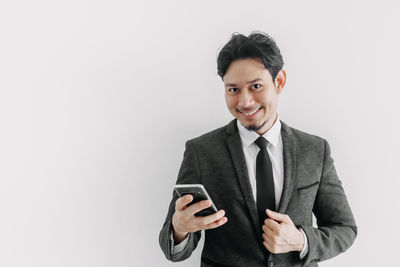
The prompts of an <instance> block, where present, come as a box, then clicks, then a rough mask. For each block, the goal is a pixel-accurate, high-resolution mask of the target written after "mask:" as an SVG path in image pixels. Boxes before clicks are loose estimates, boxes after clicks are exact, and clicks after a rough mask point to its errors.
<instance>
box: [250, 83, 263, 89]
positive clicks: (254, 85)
mask: <svg viewBox="0 0 400 267" xmlns="http://www.w3.org/2000/svg"><path fill="white" fill-rule="evenodd" d="M260 87H261V84H258V83H256V84H253V86H252V88H253V89H258V88H260Z"/></svg>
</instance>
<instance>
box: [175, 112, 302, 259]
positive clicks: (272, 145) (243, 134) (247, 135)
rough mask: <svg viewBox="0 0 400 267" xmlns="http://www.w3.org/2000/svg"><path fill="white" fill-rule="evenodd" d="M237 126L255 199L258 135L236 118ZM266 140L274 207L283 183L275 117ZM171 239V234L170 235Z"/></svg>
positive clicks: (180, 246) (180, 247) (178, 247)
mask: <svg viewBox="0 0 400 267" xmlns="http://www.w3.org/2000/svg"><path fill="white" fill-rule="evenodd" d="M237 127H238V130H239V135H240V139H241V141H242V149H243V153H244V157H245V160H246V165H247V171H248V175H249V180H250V185H251V189H252V190H253V196H254V201H255V202H256V201H257V181H256V161H257V154H258V152H259V151H260V148H259V147H258V146H257V145H256V144H255V143H254V142H255V141H256V140H257V138H258V137H260V136H259V135H258V134H257V133H256V132H254V131H249V130H247V129H246V128H245V127H244V126H243V125H242V124H241V123H240V122H239V120H237ZM262 136H263V137H264V138H265V139H267V140H268V146H267V151H268V155H269V158H270V159H271V164H272V173H273V176H274V190H275V205H276V209H278V207H279V203H280V200H281V196H282V190H283V183H284V172H283V170H284V169H283V164H284V162H283V143H282V136H281V122H280V120H279V117H277V119H276V121H275V123H274V125H273V126H272V127H271V129H269V130H268V131H267V132H266V133H265V134H263V135H262ZM300 231H301V232H302V233H303V236H304V240H305V243H304V248H303V250H302V251H301V252H300V259H303V258H304V257H305V255H306V254H307V252H308V244H307V236H306V234H305V233H304V231H303V230H302V229H301V228H300ZM171 238H172V241H173V235H171ZM188 241H189V236H188V237H186V239H185V240H183V241H182V242H181V243H179V244H177V245H175V246H172V254H175V253H178V252H180V251H182V250H184V249H185V247H186V245H187V243H188Z"/></svg>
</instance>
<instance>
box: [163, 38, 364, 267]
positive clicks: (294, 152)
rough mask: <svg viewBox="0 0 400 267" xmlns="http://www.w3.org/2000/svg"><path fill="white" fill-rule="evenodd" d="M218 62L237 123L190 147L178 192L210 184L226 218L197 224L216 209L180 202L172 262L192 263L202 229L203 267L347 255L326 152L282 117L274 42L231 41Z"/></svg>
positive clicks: (348, 234)
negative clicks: (202, 214)
mask: <svg viewBox="0 0 400 267" xmlns="http://www.w3.org/2000/svg"><path fill="white" fill-rule="evenodd" d="M217 63H218V75H219V76H221V78H222V80H223V82H224V86H225V100H226V104H227V107H228V109H229V111H230V112H231V113H232V115H233V116H234V117H235V119H234V120H233V121H231V122H230V123H229V124H227V125H226V126H224V127H221V128H219V129H216V130H214V131H211V132H209V133H206V134H204V135H202V136H200V137H197V138H194V139H192V140H189V141H187V142H186V150H185V153H184V158H183V162H182V165H181V168H180V171H179V174H178V179H177V184H202V185H204V187H205V188H206V190H207V191H208V193H209V195H210V196H211V198H212V200H213V201H214V203H215V205H216V206H217V207H218V208H220V209H221V210H219V211H218V212H217V213H215V214H212V215H208V216H206V217H196V216H194V214H195V213H197V212H198V211H200V210H202V209H204V208H207V207H209V206H210V205H211V203H210V202H209V201H206V200H205V201H201V202H198V203H196V204H193V205H190V206H187V204H189V203H190V202H191V201H192V200H193V197H192V196H191V195H186V196H183V197H181V198H178V196H177V195H176V194H175V193H174V195H173V199H172V201H171V204H170V206H169V211H168V214H167V218H166V220H165V223H164V225H163V228H162V230H161V232H160V246H161V248H162V250H163V252H164V253H165V255H166V257H167V258H168V259H169V260H172V261H182V260H184V259H186V258H188V257H189V256H190V255H191V253H192V252H193V250H194V249H195V248H196V246H197V243H198V241H199V239H200V236H201V230H205V243H204V248H203V252H202V257H201V266H253V267H254V266H292V267H293V266H316V265H317V262H318V261H322V260H326V259H329V258H332V257H334V256H336V255H338V254H339V253H341V252H344V251H345V250H346V249H348V248H349V247H350V246H351V244H352V243H353V241H354V239H355V237H356V235H357V227H356V224H355V221H354V217H353V214H352V212H351V209H350V206H349V204H348V202H347V199H346V195H345V193H344V190H343V187H342V185H341V182H340V180H339V178H338V176H337V174H336V171H335V167H334V164H333V159H332V158H331V155H330V148H329V145H328V143H327V142H326V141H325V140H324V139H322V138H320V137H317V136H314V135H310V134H307V133H304V132H301V131H299V130H296V129H294V128H291V127H289V126H288V125H286V124H285V123H284V122H282V121H280V120H279V116H278V114H277V112H276V109H277V104H278V97H279V94H280V93H281V92H282V90H283V87H284V85H285V82H286V72H285V71H284V70H283V69H282V66H283V60H282V56H281V54H280V50H279V48H278V47H277V45H276V43H275V42H274V40H273V39H272V38H270V37H269V36H268V35H266V34H264V33H259V32H258V33H252V34H250V35H249V36H248V37H247V36H244V35H241V34H234V35H232V37H231V39H230V40H229V42H228V43H227V44H226V45H225V46H224V47H223V48H222V49H221V51H220V53H219V56H218V60H217ZM312 214H314V215H315V217H316V218H317V224H318V227H317V228H315V227H313V226H312Z"/></svg>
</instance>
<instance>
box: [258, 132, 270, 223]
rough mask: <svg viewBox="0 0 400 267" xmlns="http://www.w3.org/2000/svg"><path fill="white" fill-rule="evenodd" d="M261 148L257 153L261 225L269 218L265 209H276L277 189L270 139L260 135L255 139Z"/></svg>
mask: <svg viewBox="0 0 400 267" xmlns="http://www.w3.org/2000/svg"><path fill="white" fill-rule="evenodd" d="M255 143H256V145H257V146H258V147H259V148H260V152H258V155H257V163H256V180H257V211H258V217H259V218H260V226H262V225H263V224H264V220H265V219H266V218H267V214H266V213H265V209H270V210H273V211H275V190H274V176H273V173H272V164H271V160H270V159H269V156H268V151H267V145H268V141H267V140H266V139H265V138H264V137H262V136H260V137H259V138H257V140H256V141H255Z"/></svg>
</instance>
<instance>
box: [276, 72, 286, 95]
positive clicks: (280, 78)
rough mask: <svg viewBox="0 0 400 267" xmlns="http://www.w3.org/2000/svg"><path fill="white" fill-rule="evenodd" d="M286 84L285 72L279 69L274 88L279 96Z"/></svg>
mask: <svg viewBox="0 0 400 267" xmlns="http://www.w3.org/2000/svg"><path fill="white" fill-rule="evenodd" d="M285 83H286V71H285V70H283V69H281V70H280V71H279V72H278V74H277V75H276V78H275V88H276V92H277V93H278V94H280V93H281V92H282V89H283V87H284V86H285Z"/></svg>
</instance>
